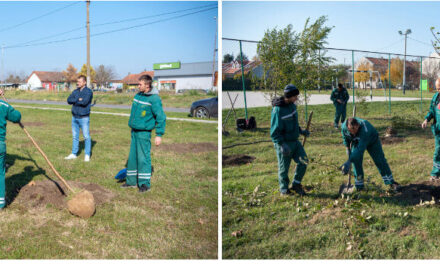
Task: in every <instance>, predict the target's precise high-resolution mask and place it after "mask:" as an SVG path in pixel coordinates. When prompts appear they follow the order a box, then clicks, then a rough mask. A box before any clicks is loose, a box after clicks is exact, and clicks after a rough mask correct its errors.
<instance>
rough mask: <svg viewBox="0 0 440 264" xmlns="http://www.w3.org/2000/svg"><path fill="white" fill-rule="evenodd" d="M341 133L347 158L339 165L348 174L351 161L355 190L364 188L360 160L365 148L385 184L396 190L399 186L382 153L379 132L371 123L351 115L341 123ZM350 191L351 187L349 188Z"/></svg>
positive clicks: (362, 157) (361, 160)
mask: <svg viewBox="0 0 440 264" xmlns="http://www.w3.org/2000/svg"><path fill="white" fill-rule="evenodd" d="M341 133H342V139H343V142H344V145H345V146H346V147H347V154H349V157H348V160H347V161H346V162H345V163H344V164H343V165H342V166H341V169H342V173H343V174H344V175H346V174H348V173H349V171H350V169H351V164H352V163H353V165H354V177H355V187H356V190H357V191H361V190H363V189H364V170H363V167H362V162H363V159H364V152H365V150H367V151H368V153H369V154H370V156H371V158H372V159H373V161H374V164H376V167H377V168H378V170H379V173H380V175H382V179H383V181H384V183H385V185H388V186H389V189H390V190H392V191H398V190H399V188H400V186H399V184H398V183H397V182H396V181H394V179H393V174H392V172H391V169H390V167H389V165H388V162H387V160H386V159H385V155H384V153H383V149H382V144H381V143H380V139H379V134H378V133H377V130H376V129H375V128H374V127H373V125H371V123H370V122H368V121H367V120H364V119H361V118H357V117H351V118H349V119H347V120H346V121H345V122H344V123H343V124H342V126H341ZM350 145H351V148H350ZM352 191H353V189H351V192H352Z"/></svg>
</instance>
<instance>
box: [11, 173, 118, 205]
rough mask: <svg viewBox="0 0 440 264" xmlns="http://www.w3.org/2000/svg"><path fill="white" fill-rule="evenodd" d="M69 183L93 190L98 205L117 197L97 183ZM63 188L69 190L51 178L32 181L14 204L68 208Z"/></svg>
mask: <svg viewBox="0 0 440 264" xmlns="http://www.w3.org/2000/svg"><path fill="white" fill-rule="evenodd" d="M68 183H69V185H70V186H72V187H73V188H74V189H85V190H87V191H89V192H91V193H92V194H93V197H94V199H95V203H96V205H100V204H103V203H106V202H109V201H110V200H111V199H113V198H114V197H115V194H113V193H112V192H110V191H109V190H106V189H104V188H102V187H101V186H99V185H97V184H93V183H82V182H72V181H68ZM60 186H61V188H62V189H61V188H60ZM63 190H66V191H68V190H67V188H66V187H65V186H63V185H58V186H57V184H56V183H55V182H52V181H49V180H44V181H31V182H30V183H28V184H27V185H26V186H24V187H23V188H21V189H20V191H19V193H18V195H17V197H16V198H15V200H14V201H13V202H12V204H15V203H17V204H20V205H22V206H24V207H25V208H29V209H30V208H35V207H40V206H46V205H47V204H51V205H53V206H55V207H56V208H59V209H64V208H67V199H66V196H65V195H63V193H64V192H63Z"/></svg>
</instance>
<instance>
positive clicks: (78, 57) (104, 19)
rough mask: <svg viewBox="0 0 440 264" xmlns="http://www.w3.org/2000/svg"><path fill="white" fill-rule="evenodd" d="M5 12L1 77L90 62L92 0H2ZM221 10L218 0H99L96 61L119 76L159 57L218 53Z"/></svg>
mask: <svg viewBox="0 0 440 264" xmlns="http://www.w3.org/2000/svg"><path fill="white" fill-rule="evenodd" d="M208 9H209V10H208ZM184 10H186V11H184ZM0 12H1V15H0V45H1V46H3V47H4V49H3V52H2V53H1V54H0V55H1V60H0V61H1V66H2V67H1V68H0V77H2V76H5V77H6V76H7V75H9V74H25V75H29V74H30V73H31V72H32V71H34V70H36V71H63V70H65V69H66V68H67V66H68V64H69V63H72V64H73V66H74V67H76V68H77V69H78V71H79V70H80V69H81V67H82V65H83V64H85V63H87V42H86V38H85V36H86V34H87V31H86V17H87V9H86V3H85V1H78V2H42V1H41V2H40V1H33V2H1V1H0ZM196 12H198V13H196ZM170 13H171V14H170ZM191 13H194V14H191ZM215 17H218V4H217V1H203V2H202V1H197V2H195V1H188V2H186V1H185V2H184V1H179V2H165V1H164V2H139V1H133V2H129V1H124V2H121V1H110V2H104V1H92V2H91V3H90V34H91V38H90V42H91V44H90V53H91V55H90V63H91V65H92V67H94V68H96V67H97V66H98V65H100V64H103V65H105V66H110V67H112V68H113V69H114V70H115V72H116V76H115V77H116V78H123V77H124V76H126V75H127V74H128V73H139V72H141V71H143V70H152V69H153V64H154V63H161V62H175V61H180V62H181V63H190V62H204V61H212V60H213V55H214V38H215V34H216V27H217V20H216V18H215ZM136 18H139V19H136ZM130 19H131V21H121V20H130ZM112 22H119V23H112ZM105 23H108V24H106V25H100V24H105ZM138 25H139V27H134V28H131V29H124V30H121V31H116V32H113V33H106V34H102V35H96V36H93V35H94V34H100V33H103V32H107V31H113V30H118V29H123V28H127V27H133V26H138ZM68 31H71V32H68ZM65 32H68V33H65ZM62 33H65V34H62ZM78 37H83V38H80V39H75V38H78ZM69 39H70V40H69ZM35 40H36V41H35ZM63 40H67V41H63ZM31 41H34V42H31ZM51 41H53V43H47V42H51ZM58 41H61V42H58ZM22 43H27V44H24V45H29V46H23V44H22ZM20 44H22V45H20ZM2 69H3V73H4V75H2V74H1V71H2Z"/></svg>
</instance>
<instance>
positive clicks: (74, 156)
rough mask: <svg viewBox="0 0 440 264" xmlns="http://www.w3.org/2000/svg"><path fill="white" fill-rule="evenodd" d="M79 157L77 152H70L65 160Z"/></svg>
mask: <svg viewBox="0 0 440 264" xmlns="http://www.w3.org/2000/svg"><path fill="white" fill-rule="evenodd" d="M76 158H77V157H76V155H75V154H73V153H70V155H69V156H67V157H65V158H64V159H65V160H71V159H76Z"/></svg>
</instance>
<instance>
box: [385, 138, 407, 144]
mask: <svg viewBox="0 0 440 264" xmlns="http://www.w3.org/2000/svg"><path fill="white" fill-rule="evenodd" d="M404 141H405V138H403V137H381V138H380V142H381V143H382V145H392V144H399V143H402V142H404Z"/></svg>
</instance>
